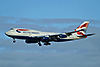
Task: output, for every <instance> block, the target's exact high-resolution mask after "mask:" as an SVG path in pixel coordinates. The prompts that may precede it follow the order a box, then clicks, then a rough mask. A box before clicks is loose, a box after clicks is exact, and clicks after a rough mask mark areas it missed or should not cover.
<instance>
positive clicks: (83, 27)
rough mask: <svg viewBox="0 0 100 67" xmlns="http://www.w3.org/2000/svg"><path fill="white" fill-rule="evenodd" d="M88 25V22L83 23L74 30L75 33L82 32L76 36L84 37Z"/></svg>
mask: <svg viewBox="0 0 100 67" xmlns="http://www.w3.org/2000/svg"><path fill="white" fill-rule="evenodd" d="M88 25H89V21H84V22H83V23H82V24H81V25H80V26H78V27H77V29H75V31H79V30H82V31H79V32H76V33H77V35H85V33H86V30H87V28H88Z"/></svg>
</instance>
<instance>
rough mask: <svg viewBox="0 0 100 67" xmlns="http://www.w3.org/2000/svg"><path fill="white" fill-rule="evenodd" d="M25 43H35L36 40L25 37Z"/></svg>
mask: <svg viewBox="0 0 100 67" xmlns="http://www.w3.org/2000/svg"><path fill="white" fill-rule="evenodd" d="M25 42H26V43H37V42H38V41H37V40H33V39H26V41H25Z"/></svg>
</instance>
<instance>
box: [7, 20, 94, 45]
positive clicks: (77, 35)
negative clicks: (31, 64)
mask: <svg viewBox="0 0 100 67" xmlns="http://www.w3.org/2000/svg"><path fill="white" fill-rule="evenodd" d="M88 25H89V21H84V22H83V23H82V24H81V25H80V26H78V27H77V28H76V29H75V31H73V32H65V33H53V32H41V31H37V30H32V29H22V28H11V30H10V31H8V32H6V33H5V34H6V35H7V36H9V37H11V38H13V42H14V43H15V42H16V41H15V39H24V40H25V42H26V43H38V45H39V46H42V44H41V42H43V43H44V45H50V44H51V43H50V42H64V41H71V40H77V39H82V38H87V36H91V35H94V34H86V30H87V28H88Z"/></svg>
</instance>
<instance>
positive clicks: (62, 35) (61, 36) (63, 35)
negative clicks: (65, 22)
mask: <svg viewBox="0 0 100 67" xmlns="http://www.w3.org/2000/svg"><path fill="white" fill-rule="evenodd" d="M59 37H60V38H66V37H67V36H66V34H60V36H59Z"/></svg>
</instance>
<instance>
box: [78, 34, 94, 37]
mask: <svg viewBox="0 0 100 67" xmlns="http://www.w3.org/2000/svg"><path fill="white" fill-rule="evenodd" d="M92 35H95V34H94V33H93V34H86V35H82V36H78V37H86V36H92Z"/></svg>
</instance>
